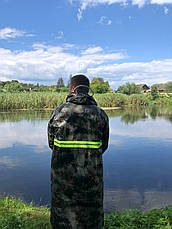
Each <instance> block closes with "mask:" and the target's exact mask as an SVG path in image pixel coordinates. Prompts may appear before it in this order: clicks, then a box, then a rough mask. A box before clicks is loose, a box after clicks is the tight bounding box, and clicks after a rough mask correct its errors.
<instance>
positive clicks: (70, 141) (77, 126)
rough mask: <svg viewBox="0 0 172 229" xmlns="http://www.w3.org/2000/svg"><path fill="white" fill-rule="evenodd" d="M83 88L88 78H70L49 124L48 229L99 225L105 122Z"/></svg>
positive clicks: (106, 133)
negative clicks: (49, 228)
mask: <svg viewBox="0 0 172 229" xmlns="http://www.w3.org/2000/svg"><path fill="white" fill-rule="evenodd" d="M88 92H89V80H88V78H87V77H86V76H84V75H76V76H73V77H72V78H71V81H70V85H69V95H68V96H67V99H66V103H65V104H63V105H61V106H59V107H57V108H56V109H55V110H54V112H53V113H52V116H51V118H50V121H49V123H48V141H49V146H50V148H51V149H52V150H53V152H52V160H51V216H50V222H51V225H52V228H53V229H102V226H103V224H104V212H103V164H102V154H103V153H104V151H105V150H106V149H107V147H108V139H109V120H108V117H107V115H106V113H105V112H104V111H103V110H102V109H101V108H99V107H98V106H97V104H96V102H95V100H94V99H93V97H92V96H90V95H88Z"/></svg>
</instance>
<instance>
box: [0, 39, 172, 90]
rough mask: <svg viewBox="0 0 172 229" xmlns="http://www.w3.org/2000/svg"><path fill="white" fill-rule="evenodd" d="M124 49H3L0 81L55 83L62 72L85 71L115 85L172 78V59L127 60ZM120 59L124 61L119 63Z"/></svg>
mask: <svg viewBox="0 0 172 229" xmlns="http://www.w3.org/2000/svg"><path fill="white" fill-rule="evenodd" d="M127 58H128V56H127V54H126V53H124V52H121V51H117V50H116V51H112V50H104V49H103V48H102V47H100V46H93V47H92V46H91V47H87V48H85V49H81V50H80V49H79V47H78V46H76V45H74V44H66V43H65V44H63V45H61V46H46V45H44V44H34V45H33V47H32V49H31V50H30V51H24V50H23V51H11V50H9V49H3V48H0V60H1V61H0V77H1V78H0V80H12V79H18V80H20V81H23V82H44V83H49V84H52V83H53V82H56V80H57V77H58V76H59V75H60V76H62V77H63V78H64V80H66V81H67V80H68V77H69V75H70V74H76V73H85V74H87V75H88V76H90V77H91V78H92V77H103V78H104V79H105V80H108V81H109V83H110V85H111V86H112V87H113V88H117V87H118V86H119V85H121V84H124V83H126V82H135V83H147V84H149V85H152V84H153V83H160V82H167V81H169V80H172V59H164V60H152V61H150V62H125V59H127ZM119 60H121V61H122V62H123V63H117V61H119Z"/></svg>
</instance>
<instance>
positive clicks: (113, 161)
mask: <svg viewBox="0 0 172 229" xmlns="http://www.w3.org/2000/svg"><path fill="white" fill-rule="evenodd" d="M50 114H51V112H48V111H18V112H14V111H13V112H12V111H9V112H0V184H1V185H0V194H1V195H7V194H10V195H13V196H16V197H22V198H23V199H24V200H26V201H27V202H30V201H33V202H34V203H36V204H37V205H45V204H46V205H48V206H49V204H50V161H51V150H50V149H49V148H48V144H47V131H46V129H47V123H48V120H49V117H50ZM108 115H109V117H110V141H109V148H108V150H107V151H106V152H105V153H104V155H103V162H104V210H105V212H106V213H109V212H111V211H113V210H114V209H118V210H122V209H123V208H139V209H141V210H143V211H147V210H150V209H153V208H161V207H165V206H167V205H172V107H161V108H160V107H150V108H145V109H139V108H128V109H125V110H114V111H108Z"/></svg>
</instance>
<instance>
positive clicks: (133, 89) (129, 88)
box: [117, 83, 141, 95]
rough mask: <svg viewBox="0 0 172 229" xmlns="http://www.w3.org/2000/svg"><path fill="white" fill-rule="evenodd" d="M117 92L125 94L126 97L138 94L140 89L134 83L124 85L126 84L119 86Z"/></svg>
mask: <svg viewBox="0 0 172 229" xmlns="http://www.w3.org/2000/svg"><path fill="white" fill-rule="evenodd" d="M117 92H120V93H122V94H126V95H132V94H140V93H141V88H140V87H139V86H137V85H136V84H135V83H126V84H124V85H122V86H120V87H119V88H118V89H117Z"/></svg>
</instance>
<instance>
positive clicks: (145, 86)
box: [137, 84, 150, 92]
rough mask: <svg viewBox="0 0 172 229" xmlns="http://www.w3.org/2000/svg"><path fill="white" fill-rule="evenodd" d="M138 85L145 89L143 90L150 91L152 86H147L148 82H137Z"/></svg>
mask: <svg viewBox="0 0 172 229" xmlns="http://www.w3.org/2000/svg"><path fill="white" fill-rule="evenodd" d="M137 86H138V87H140V88H141V89H142V90H143V92H148V91H150V87H149V86H147V84H137Z"/></svg>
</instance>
